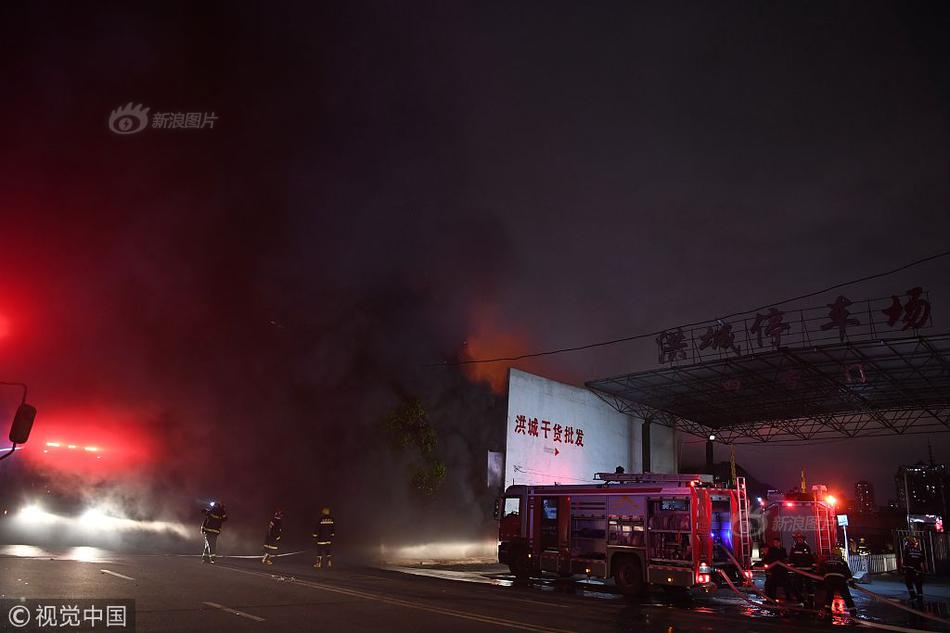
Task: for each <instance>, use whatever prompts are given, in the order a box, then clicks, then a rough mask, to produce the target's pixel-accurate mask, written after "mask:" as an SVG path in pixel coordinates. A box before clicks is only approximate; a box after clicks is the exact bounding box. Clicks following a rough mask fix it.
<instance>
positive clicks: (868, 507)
mask: <svg viewBox="0 0 950 633" xmlns="http://www.w3.org/2000/svg"><path fill="white" fill-rule="evenodd" d="M853 507H854V511H855V512H877V504H876V503H874V484H872V483H871V482H870V481H859V482H858V483H856V484H854V506H853Z"/></svg>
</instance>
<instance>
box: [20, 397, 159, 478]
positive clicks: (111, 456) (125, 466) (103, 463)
mask: <svg viewBox="0 0 950 633" xmlns="http://www.w3.org/2000/svg"><path fill="white" fill-rule="evenodd" d="M153 444H154V442H153V440H152V438H151V436H150V434H149V433H148V432H147V431H146V430H145V429H144V428H143V426H142V424H141V418H140V417H139V415H138V414H136V413H135V412H132V411H128V410H118V409H105V408H101V407H84V408H73V409H61V410H49V411H44V412H43V424H42V425H40V424H37V425H36V426H35V427H34V429H33V435H32V437H30V442H29V444H26V445H25V446H24V448H25V450H24V451H23V456H24V458H25V459H27V460H28V461H29V462H30V463H31V465H32V467H34V468H37V469H39V470H45V471H52V472H54V473H56V474H71V475H76V476H79V477H82V478H91V479H99V478H106V477H112V476H115V475H117V474H120V473H122V472H126V471H131V470H134V469H137V468H138V467H139V466H141V465H144V464H147V463H148V462H150V461H151V456H152V454H153V452H154V450H153V448H152V447H153Z"/></svg>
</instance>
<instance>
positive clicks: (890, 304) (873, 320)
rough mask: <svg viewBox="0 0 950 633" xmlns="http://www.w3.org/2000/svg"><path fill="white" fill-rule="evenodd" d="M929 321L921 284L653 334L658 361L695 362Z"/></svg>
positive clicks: (867, 335) (868, 335) (913, 327)
mask: <svg viewBox="0 0 950 633" xmlns="http://www.w3.org/2000/svg"><path fill="white" fill-rule="evenodd" d="M931 325H932V316H931V305H930V300H929V298H928V293H927V292H926V291H925V290H924V289H923V288H922V287H920V286H917V287H914V288H911V289H910V290H908V291H907V292H906V293H905V294H903V295H892V296H890V297H887V298H884V299H862V300H860V301H852V300H851V299H849V298H848V297H846V296H844V295H839V296H838V297H837V298H836V299H835V300H834V301H833V302H831V303H828V304H826V305H824V306H822V307H817V308H804V309H798V310H788V311H784V310H779V309H778V308H776V307H774V306H773V307H769V308H768V309H767V310H766V311H764V312H759V311H756V312H750V313H748V314H745V315H740V316H736V317H730V318H729V319H728V320H720V319H717V320H715V321H710V322H709V323H705V324H702V325H700V326H699V327H694V328H690V329H686V330H684V329H683V328H682V327H678V328H675V329H670V330H665V331H663V332H661V333H660V334H659V335H658V336H657V337H656V345H657V352H658V353H657V362H659V363H661V364H667V363H669V364H674V363H676V362H677V361H688V362H698V361H701V360H704V359H706V358H710V357H717V358H722V357H729V356H741V355H743V354H754V353H758V352H764V351H769V350H776V349H780V348H786V347H788V348H795V347H806V346H810V345H814V344H816V343H820V342H840V343H844V342H846V341H848V340H867V339H873V338H876V337H880V336H885V335H901V334H902V333H906V332H908V331H911V332H916V331H917V330H920V329H923V328H928V327H930V326H931Z"/></svg>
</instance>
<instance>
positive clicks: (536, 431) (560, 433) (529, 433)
mask: <svg viewBox="0 0 950 633" xmlns="http://www.w3.org/2000/svg"><path fill="white" fill-rule="evenodd" d="M513 433H514V434H516V435H524V436H525V437H531V438H535V437H536V438H538V439H544V440H548V441H550V442H552V443H554V442H556V443H558V444H573V445H574V446H580V447H582V448H583V446H584V429H582V428H580V427H577V428H575V427H573V426H562V425H561V424H558V423H557V422H552V421H551V420H538V418H530V419H529V418H528V416H526V415H517V416H515V428H514V431H513ZM555 454H557V453H555Z"/></svg>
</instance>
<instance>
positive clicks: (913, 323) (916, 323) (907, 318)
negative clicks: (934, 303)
mask: <svg viewBox="0 0 950 633" xmlns="http://www.w3.org/2000/svg"><path fill="white" fill-rule="evenodd" d="M923 292H924V289H923V288H921V287H920V286H917V287H916V288H911V289H910V290H908V291H907V303H905V304H904V305H903V306H902V305H901V300H900V298H899V297H897V296H896V295H894V296H891V307H889V308H888V309H886V310H881V312H883V313H884V314H885V315H886V316H887V324H888V325H889V326H890V327H894V325H896V324H897V321H898V320H900V321H903V323H904V327H903V328H901V331H903V330H917V329H920V328H921V327H923V326H924V325H926V324H927V322H928V321H929V320H930V302H929V301H927V300H926V299H921V298H920V295H922V294H923Z"/></svg>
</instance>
